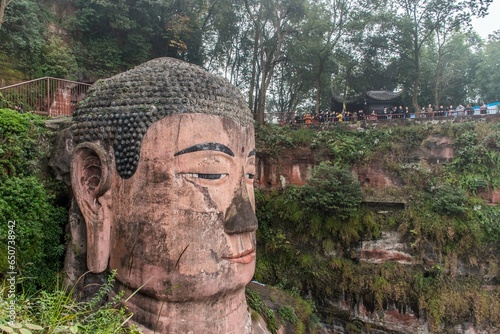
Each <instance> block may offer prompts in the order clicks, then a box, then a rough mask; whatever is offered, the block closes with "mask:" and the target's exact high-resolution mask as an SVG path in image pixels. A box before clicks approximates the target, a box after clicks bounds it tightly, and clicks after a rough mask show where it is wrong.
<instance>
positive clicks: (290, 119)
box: [265, 107, 499, 125]
mask: <svg viewBox="0 0 500 334" xmlns="http://www.w3.org/2000/svg"><path fill="white" fill-rule="evenodd" d="M498 113H499V111H498V107H497V108H488V110H485V111H484V112H481V111H480V110H479V109H478V108H476V109H470V110H464V111H455V110H453V111H438V110H437V111H433V112H418V113H408V114H405V113H403V114H398V113H396V114H377V115H365V114H359V115H357V114H356V115H352V114H351V115H349V116H343V117H342V118H339V117H338V116H332V115H331V114H330V115H329V116H328V117H322V118H321V117H317V116H316V117H315V116H311V117H310V118H308V117H304V116H303V115H302V116H299V117H297V118H296V117H295V116H293V115H292V114H291V113H268V114H266V117H265V119H266V122H267V123H274V124H282V125H290V124H305V125H309V124H332V125H335V124H341V123H354V122H359V121H381V122H392V121H399V120H403V119H429V120H432V119H453V118H456V117H464V116H480V115H483V116H484V115H493V114H498Z"/></svg>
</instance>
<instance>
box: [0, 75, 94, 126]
mask: <svg viewBox="0 0 500 334" xmlns="http://www.w3.org/2000/svg"><path fill="white" fill-rule="evenodd" d="M90 86H91V85H90V84H86V83H82V82H76V81H70V80H63V79H57V78H52V77H44V78H40V79H35V80H30V81H25V82H21V83H18V84H15V85H10V86H6V87H1V88H0V108H10V109H15V110H18V111H19V112H33V113H36V114H39V115H43V116H49V117H57V116H70V115H71V114H72V113H73V112H74V111H75V109H76V106H77V104H78V102H79V101H81V100H82V99H83V97H84V96H85V94H86V93H87V91H88V89H89V88H90Z"/></svg>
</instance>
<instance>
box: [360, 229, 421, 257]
mask: <svg viewBox="0 0 500 334" xmlns="http://www.w3.org/2000/svg"><path fill="white" fill-rule="evenodd" d="M400 239H401V236H400V234H399V233H397V232H382V236H381V238H380V239H378V240H370V241H363V242H362V243H361V249H360V256H359V259H360V260H361V261H365V262H369V263H377V264H381V263H384V262H387V261H394V262H398V263H401V264H412V263H413V257H412V256H411V255H410V254H409V253H408V247H407V245H406V244H404V243H401V242H400Z"/></svg>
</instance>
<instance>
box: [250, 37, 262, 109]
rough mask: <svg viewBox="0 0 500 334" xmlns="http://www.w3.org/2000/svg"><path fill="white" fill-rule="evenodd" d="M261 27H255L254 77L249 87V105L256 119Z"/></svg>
mask: <svg viewBox="0 0 500 334" xmlns="http://www.w3.org/2000/svg"><path fill="white" fill-rule="evenodd" d="M259 32H260V29H258V28H257V29H255V41H254V44H253V59H252V78H251V79H250V88H249V89H248V107H249V108H250V110H252V112H253V114H254V119H256V112H257V110H256V108H254V100H253V97H254V94H255V81H256V80H257V79H256V75H257V57H258V53H259V43H260V33H259Z"/></svg>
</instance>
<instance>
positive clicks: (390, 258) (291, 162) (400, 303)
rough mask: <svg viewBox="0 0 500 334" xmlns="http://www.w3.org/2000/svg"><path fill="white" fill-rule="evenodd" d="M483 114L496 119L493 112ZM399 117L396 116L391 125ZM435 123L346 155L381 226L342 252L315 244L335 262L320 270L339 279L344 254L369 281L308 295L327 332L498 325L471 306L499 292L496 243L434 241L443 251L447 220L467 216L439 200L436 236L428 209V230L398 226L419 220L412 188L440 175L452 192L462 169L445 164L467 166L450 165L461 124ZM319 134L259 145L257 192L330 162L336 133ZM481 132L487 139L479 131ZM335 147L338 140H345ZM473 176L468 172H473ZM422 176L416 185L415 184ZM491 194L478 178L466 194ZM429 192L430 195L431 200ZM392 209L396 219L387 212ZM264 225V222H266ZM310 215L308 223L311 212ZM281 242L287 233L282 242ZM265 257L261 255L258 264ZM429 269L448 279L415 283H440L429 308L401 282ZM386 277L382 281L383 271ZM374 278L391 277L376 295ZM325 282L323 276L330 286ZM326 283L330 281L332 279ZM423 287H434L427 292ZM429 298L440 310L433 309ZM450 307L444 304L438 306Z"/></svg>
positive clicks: (418, 193) (420, 189)
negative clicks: (304, 141)
mask: <svg viewBox="0 0 500 334" xmlns="http://www.w3.org/2000/svg"><path fill="white" fill-rule="evenodd" d="M489 121H490V122H491V121H492V122H493V123H496V122H498V118H494V119H490V120H489ZM480 122H481V121H480ZM399 126H405V125H401V124H400V125H399ZM424 126H425V125H424ZM447 126H448V125H447ZM474 126H477V124H476V125H470V126H466V127H467V129H468V130H471V129H473V130H472V131H477V134H479V135H481V134H480V132H481V131H482V127H481V125H479V127H476V128H474ZM427 127H433V125H430V124H429V125H428V126H427ZM445 127H446V126H445ZM443 129H444V128H441V127H440V125H438V126H437V128H436V127H433V128H432V129H431V130H430V131H423V132H421V135H422V136H421V137H420V138H415V140H414V141H413V144H409V142H408V141H407V140H406V139H405V140H402V143H401V145H399V144H398V143H394V141H392V142H391V143H390V144H389V145H388V146H387V147H385V148H384V149H383V150H382V151H377V152H375V151H376V150H375V151H372V153H371V154H370V155H369V156H367V155H366V154H365V155H364V156H363V158H361V159H358V160H357V161H351V163H350V164H348V165H350V170H351V173H352V175H353V176H354V178H355V179H356V180H357V181H358V182H359V185H360V187H361V190H362V193H363V200H364V203H363V207H364V208H365V209H366V210H367V211H368V212H371V213H373V214H374V215H376V216H377V217H378V218H377V219H379V220H380V221H384V223H382V225H384V224H385V228H384V229H383V230H381V231H380V233H378V235H376V236H374V235H373V234H372V235H371V236H368V237H367V236H362V237H361V238H360V240H359V242H357V243H356V244H355V245H354V246H352V244H351V246H350V247H349V248H346V249H343V250H342V251H338V250H336V251H331V252H326V251H324V249H323V254H322V256H323V259H326V260H325V261H326V262H325V263H330V264H331V263H335V265H333V266H332V267H331V268H330V269H326V268H324V269H325V270H332V272H340V274H338V275H340V276H342V277H344V281H345V277H346V276H347V275H346V274H345V268H344V267H343V265H341V264H338V263H341V262H342V261H348V262H349V263H351V265H352V266H354V267H356V268H362V269H359V270H360V271H359V272H363V271H364V272H372V273H373V276H372V277H369V278H366V277H365V278H363V279H360V281H366V280H367V279H368V280H370V281H372V283H369V284H367V285H368V286H369V287H368V286H367V288H366V289H364V288H363V287H359V288H358V287H353V286H350V287H349V286H348V284H360V283H353V282H351V283H346V286H342V288H340V289H338V290H337V294H335V293H333V294H332V296H333V297H332V296H328V297H325V296H321V297H319V296H316V298H318V300H321V301H320V302H318V304H319V309H320V313H321V314H322V318H323V319H327V320H326V321H325V322H326V323H327V325H326V328H328V330H327V332H328V333H354V332H355V333H470V334H473V333H484V334H486V333H493V334H494V333H500V328H499V325H500V322H499V320H500V319H499V317H500V315H496V314H495V315H493V314H490V315H484V314H483V315H479V314H480V313H481V312H483V311H474V310H477V309H478V308H481V307H479V306H478V305H479V304H481V303H483V302H484V301H485V300H487V299H482V297H481V296H482V294H484V296H486V295H487V294H489V296H491V297H492V298H493V299H491V300H493V301H494V302H493V304H495V303H498V304H500V300H497V299H498V298H499V296H500V269H499V268H500V257H499V256H498V254H499V251H500V249H498V244H496V245H495V243H486V244H481V245H479V244H478V245H477V247H476V248H477V249H476V250H477V252H476V251H474V253H475V254H463V253H461V252H460V251H451V250H450V249H448V248H447V247H448V246H444V247H445V248H446V250H443V245H444V244H443V238H450V240H451V239H453V238H455V240H456V242H457V245H458V244H460V242H461V241H464V240H465V239H467V235H463V236H460V237H457V235H456V233H457V231H458V230H456V229H454V227H453V226H456V224H462V223H464V222H465V223H466V222H467V218H463V219H462V218H457V220H455V218H453V215H454V213H452V212H451V211H450V212H448V211H446V208H441V209H443V212H444V214H443V216H442V217H443V221H446V222H447V223H446V224H449V226H448V227H446V228H445V230H444V232H443V233H444V234H447V235H446V236H440V233H441V232H442V231H440V229H441V227H438V223H436V222H433V221H432V218H430V220H428V221H427V222H426V224H433V223H435V224H436V227H435V235H433V233H434V232H433V231H434V228H433V227H430V228H429V232H428V234H426V235H425V236H424V235H421V234H420V233H421V231H420V230H418V229H420V228H421V227H417V228H415V226H418V224H417V225H412V227H410V228H409V227H408V226H410V225H411V224H412V223H409V222H408V221H413V220H414V221H417V220H418V219H420V218H416V217H415V216H416V215H417V213H415V212H416V210H415V208H414V207H415V202H416V201H417V200H416V198H417V197H418V198H421V197H422V196H424V195H422V194H425V193H432V192H433V191H434V189H435V188H438V187H439V186H437V185H436V184H438V183H439V182H444V181H443V180H445V179H446V180H447V181H446V182H450V184H455V185H456V186H457V190H456V191H457V193H458V192H461V191H462V190H461V188H460V186H459V184H460V182H461V180H462V179H461V177H462V176H463V175H462V176H456V175H454V174H452V173H451V172H450V171H451V169H453V168H455V169H454V170H457V171H462V173H466V172H467V169H463V168H462V167H463V166H459V164H460V163H461V162H462V161H463V163H464V164H465V163H466V162H465V157H466V155H467V154H469V153H470V152H469V153H468V152H467V149H466V147H465V146H467V145H466V144H463V143H462V140H464V138H463V136H464V135H465V134H464V133H462V131H463V130H457V129H455V130H453V131H448V130H446V131H443ZM461 129H462V128H461ZM372 130H373V129H372ZM312 131H316V134H313V135H312V137H313V138H314V139H313V142H314V141H317V138H319V137H321V136H323V137H324V135H321V134H319V133H320V132H325V131H330V130H329V129H326V128H317V129H315V130H312ZM333 131H335V129H333ZM348 131H354V132H356V131H359V129H355V128H354V129H350V130H348ZM362 131H371V130H366V129H365V130H362ZM383 131H388V132H391V131H395V129H394V128H392V129H391V128H385V130H383ZM488 131H490V130H488ZM481 136H482V135H481ZM328 138H330V139H328V140H327V141H326V143H328V145H330V146H326V147H327V148H328V149H327V150H326V151H325V150H322V149H321V148H320V147H318V146H315V145H314V144H313V145H311V146H310V147H306V146H305V145H302V146H300V147H298V145H297V146H296V147H287V145H286V144H285V145H283V146H282V147H281V148H277V147H274V148H273V149H269V148H268V147H267V148H266V147H262V148H261V149H260V150H259V154H258V156H257V157H258V159H257V175H256V187H257V188H258V189H261V190H262V191H264V192H268V191H269V190H274V191H275V192H276V191H278V192H280V191H286V189H287V188H288V187H290V186H294V185H295V186H303V185H304V184H306V183H307V181H308V180H309V178H310V176H311V173H312V171H313V168H314V166H316V165H318V164H319V163H320V162H321V161H324V160H330V161H337V160H336V156H335V155H334V154H332V153H333V152H334V151H333V149H332V145H334V144H335V142H336V139H331V138H336V137H335V135H333V137H328ZM484 140H485V141H487V140H489V139H488V135H486V137H485V139H484ZM476 143H477V142H476ZM335 145H338V144H335ZM463 145H465V146H463ZM292 146H293V145H292ZM342 147H343V148H344V149H345V150H347V149H348V147H347V146H342ZM362 147H365V146H362ZM491 147H492V150H493V151H492V152H493V153H491V154H492V155H494V154H498V151H499V147H498V145H497V144H494V145H493V146H491ZM472 152H476V153H474V154H480V153H479V152H480V148H479V146H478V145H475V146H474V147H473V150H472ZM343 153H345V151H343V152H342V154H343ZM467 159H468V158H467ZM476 166H477V168H476V169H477V170H479V169H480V168H481V167H480V165H479V163H478V165H476ZM488 168H489V169H490V170H489V171H490V172H492V173H493V174H495V173H496V172H495V171H494V168H498V165H497V166H496V167H495V165H494V164H493V165H489V167H488ZM488 168H487V169H486V170H488ZM402 171H407V172H402ZM475 172H476V171H475V170H474V169H473V170H472V171H471V173H475ZM475 175H476V176H477V174H475ZM495 175H496V174H495ZM423 183H426V184H425V185H423ZM452 192H453V191H452ZM499 194H500V189H499V188H498V187H495V186H492V183H490V184H479V185H478V186H477V187H476V188H474V190H473V191H472V192H470V193H469V195H468V196H470V198H477V200H476V207H475V209H474V210H481V206H482V205H486V206H490V207H496V206H498V205H499V200H500V196H499ZM439 196H440V195H438V199H437V201H439ZM481 199H482V202H481ZM436 205H441V204H436ZM459 205H465V204H459ZM282 210H287V208H282ZM437 210H439V207H438V209H437ZM419 214H420V213H419ZM423 215H425V213H423ZM278 216H279V217H280V216H282V215H278ZM396 216H397V217H400V218H394V217H396ZM401 217H404V218H401ZM457 217H458V216H457ZM495 217H496V216H495ZM311 219H314V218H311ZM424 220H425V219H424ZM264 224H265V225H267V223H266V222H264ZM311 224H313V222H312V221H311ZM495 224H496V225H495V226H497V227H496V228H498V226H499V224H500V222H499V221H497V222H496V223H495ZM284 225H286V224H284ZM264 228H266V227H264ZM290 228H293V227H290ZM275 229H277V227H275ZM284 233H285V234H286V235H287V236H288V237H289V239H287V240H291V239H292V238H293V237H291V236H290V235H292V232H287V231H286V230H284ZM287 242H288V241H287ZM321 242H323V244H324V240H323V241H321V240H318V243H321ZM290 243H291V244H293V243H294V242H293V241H290ZM473 243H474V242H473ZM263 244H264V247H270V246H269V245H267V244H266V243H263ZM292 247H293V246H292ZM300 247H301V246H297V249H298V250H297V254H299V253H300V252H304V251H305V250H304V249H303V248H300ZM453 247H455V246H453ZM458 247H459V246H458ZM320 248H321V247H320ZM268 253H270V252H269V251H268V250H267V249H266V250H264V251H263V252H262V253H261V254H268ZM469 255H470V256H469ZM275 256H276V255H275ZM342 263H343V262H342ZM267 266H268V264H266V266H265V268H267ZM355 272H357V271H355ZM390 272H391V273H390ZM394 272H397V274H394ZM403 272H404V273H411V274H408V276H405V275H406V274H403ZM389 273H390V274H389ZM332 275H335V274H332ZM391 275H393V276H392V278H394V277H396V276H398V278H396V279H394V281H391V279H390V278H388V277H389V276H391ZM404 277H408V280H409V281H408V282H406V283H404V284H401V287H399V288H397V287H395V286H394V284H396V285H399V283H398V282H401V283H402V280H404V279H405V278H404ZM415 277H421V278H420V281H419V280H416V281H413V280H414V278H415ZM437 277H441V278H443V280H447V281H448V282H454V283H453V284H452V285H450V286H455V287H454V288H450V290H449V291H448V290H446V292H443V291H439V292H438V290H439V289H440V288H439V287H438V285H435V286H434V287H433V288H431V287H428V288H424V289H423V290H425V289H430V290H427V291H428V292H429V294H430V295H432V294H434V293H435V294H436V295H437V294H439V293H440V292H442V294H441V295H440V297H439V298H437V299H436V300H435V301H436V302H437V300H439V303H441V304H440V305H439V307H437V306H436V305H434V306H433V305H431V301H429V300H424V299H426V298H427V297H425V296H424V295H423V293H422V294H421V295H420V297H419V296H418V295H414V296H412V294H413V292H410V291H409V290H410V289H413V288H412V287H410V286H409V285H415V284H420V283H418V282H421V284H426V283H423V282H425V281H426V280H427V279H428V278H432V279H434V278H437ZM386 278H387V280H385V279H386ZM441 278H439V279H441ZM351 279H352V278H351ZM341 280H342V279H341ZM353 280H355V279H353ZM467 280H470V281H474V282H475V283H474V284H476V283H477V285H476V286H475V289H477V292H478V294H475V293H471V292H470V291H468V290H467V289H465V288H463V287H458V286H460V284H462V283H463V282H465V281H467ZM377 282H379V283H380V284H393V286H392V287H388V286H386V287H385V288H384V289H382V290H381V291H385V293H386V294H385V295H384V294H383V293H382V295H379V294H380V292H377V290H376V289H377V284H379V283H377ZM381 282H384V283H381ZM457 282H462V283H457ZM326 284H327V283H326ZM335 284H336V283H334V282H333V281H332V286H333V285H335ZM406 284H408V285H406ZM454 284H456V285H454ZM463 284H466V283H463ZM378 287H380V285H379V286H378ZM309 289H310V290H309V291H310V292H309V293H311V294H312V298H315V296H314V293H315V291H314V288H309ZM332 289H333V290H335V287H332ZM432 289H437V290H436V291H435V292H432V291H431V290H432ZM446 289H448V288H446ZM454 289H455V290H454ZM417 290H418V289H417ZM311 291H312V292H311ZM352 291H356V292H352ZM481 291H482V292H481ZM455 294H457V295H456V297H453V296H454V295H455ZM460 294H462V296H461V297H463V296H464V295H466V294H470V295H468V297H467V298H466V300H465V301H464V299H461V298H459V297H458V296H459V295H460ZM402 296H405V297H402ZM454 298H456V299H455V305H453V306H452V304H453V300H454ZM495 300H497V301H495ZM493 304H492V305H493ZM434 307H437V308H439V309H440V310H441V311H435V309H434ZM451 309H453V311H450V312H448V311H449V310H451ZM468 310H469V311H470V312H468ZM490 310H498V308H496V306H495V307H494V308H490ZM439 312H441V313H440V314H441V315H442V318H441V319H440V320H439V321H435V320H436V319H437V318H438V317H439V315H438V314H437V313H439ZM450 314H453V316H451V315H450ZM482 316H484V317H485V318H488V320H487V321H484V319H485V318H481V317H482ZM490 316H491V318H490ZM353 328H355V331H353Z"/></svg>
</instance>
